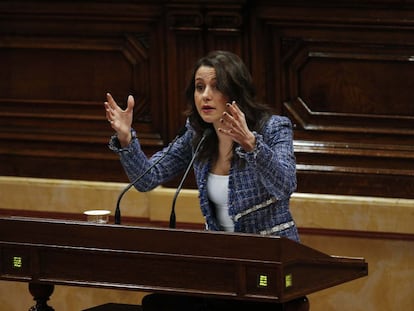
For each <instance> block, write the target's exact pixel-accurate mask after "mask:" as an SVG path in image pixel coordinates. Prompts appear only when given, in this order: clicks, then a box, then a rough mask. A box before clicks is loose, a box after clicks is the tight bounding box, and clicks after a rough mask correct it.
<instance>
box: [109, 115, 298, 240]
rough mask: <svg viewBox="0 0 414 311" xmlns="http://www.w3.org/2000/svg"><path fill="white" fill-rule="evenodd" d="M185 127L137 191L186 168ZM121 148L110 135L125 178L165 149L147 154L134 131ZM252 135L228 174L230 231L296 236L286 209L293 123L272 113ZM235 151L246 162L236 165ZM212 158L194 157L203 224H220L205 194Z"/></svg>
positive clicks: (292, 182) (292, 179)
mask: <svg viewBox="0 0 414 311" xmlns="http://www.w3.org/2000/svg"><path fill="white" fill-rule="evenodd" d="M186 126H187V128H188V130H187V131H186V133H185V134H184V135H183V136H182V137H180V138H179V139H178V140H177V141H176V142H175V144H174V145H173V146H171V149H170V151H169V153H168V154H167V155H166V156H165V157H164V158H163V159H162V160H161V161H160V162H159V163H158V164H157V165H155V166H154V167H153V168H152V169H151V170H150V171H149V172H148V174H146V175H145V176H144V177H143V178H142V179H141V180H140V181H139V182H138V183H137V184H136V185H135V187H136V189H137V190H139V191H149V190H151V189H153V188H155V187H157V186H158V185H160V184H162V183H165V182H167V181H168V180H171V179H172V178H174V177H176V176H177V175H178V174H181V173H183V172H184V170H185V169H186V167H187V165H188V163H189V162H190V160H191V157H192V154H193V149H192V145H191V140H192V137H193V135H194V131H193V129H192V128H191V126H190V125H189V123H187V125H186ZM132 132H133V139H132V141H131V143H130V144H129V145H128V146H127V147H126V148H119V142H118V141H117V138H116V136H113V137H112V138H111V141H110V143H109V147H110V149H112V150H114V151H115V152H117V153H118V154H119V155H120V160H121V164H122V166H123V167H124V170H125V172H126V174H127V175H128V178H129V179H130V180H134V179H135V178H136V177H137V176H139V175H141V174H142V173H143V172H144V171H145V170H146V169H147V168H148V167H149V166H150V165H151V164H152V163H154V162H155V161H157V159H159V158H160V157H161V156H163V155H164V153H165V151H166V149H167V148H168V147H166V148H164V150H161V151H159V152H157V153H155V154H154V155H153V156H152V157H151V158H150V159H148V158H147V157H146V155H145V154H144V153H143V151H142V150H141V146H140V144H139V141H138V139H137V138H136V135H135V131H132ZM254 134H255V136H256V148H255V149H254V150H253V151H251V152H245V151H244V150H243V149H242V148H241V147H240V146H238V147H237V148H236V154H235V157H234V159H233V163H232V165H231V169H230V175H229V193H228V199H229V214H230V217H231V218H232V219H233V220H234V223H235V231H236V232H245V233H258V234H263V235H279V236H284V237H288V238H290V239H292V240H295V241H299V236H298V232H297V228H296V225H295V222H294V220H293V219H292V216H291V213H290V210H289V200H290V196H291V194H292V192H293V191H294V190H295V189H296V165H295V156H294V152H293V144H292V127H291V123H290V121H289V119H288V118H286V117H282V116H272V117H271V118H270V119H269V120H268V121H267V123H266V124H265V125H264V126H263V128H262V130H261V132H260V133H256V132H254ZM236 157H239V158H241V159H243V160H244V161H245V165H243V166H240V165H237V163H239V162H240V161H236V160H235V159H236ZM210 164H211V163H200V162H197V161H195V162H194V173H195V177H196V181H197V185H198V189H199V199H200V207H201V211H202V213H203V215H204V217H205V222H206V228H207V229H208V230H220V228H219V226H218V224H217V221H216V218H215V209H214V206H213V204H212V203H211V202H210V201H209V199H208V196H207V189H206V185H207V178H208V173H209V171H210Z"/></svg>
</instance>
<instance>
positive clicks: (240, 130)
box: [218, 101, 256, 152]
mask: <svg viewBox="0 0 414 311" xmlns="http://www.w3.org/2000/svg"><path fill="white" fill-rule="evenodd" d="M220 122H221V124H222V127H219V128H218V131H219V132H220V133H222V134H224V135H227V136H229V137H231V139H232V140H233V141H235V142H236V143H238V144H239V145H240V146H241V147H242V148H243V149H244V150H245V151H247V152H249V151H252V150H253V149H254V147H255V145H256V137H255V136H254V135H253V133H252V132H251V131H250V129H249V127H248V126H247V122H246V117H245V115H244V113H243V112H242V111H241V110H240V108H239V107H238V106H237V104H236V102H235V101H233V102H232V103H231V104H230V103H228V104H227V111H226V112H224V113H223V117H222V118H221V119H220Z"/></svg>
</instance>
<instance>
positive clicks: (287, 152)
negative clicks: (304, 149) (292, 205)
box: [236, 116, 296, 200]
mask: <svg viewBox="0 0 414 311" xmlns="http://www.w3.org/2000/svg"><path fill="white" fill-rule="evenodd" d="M254 135H255V137H256V147H255V148H254V150H253V151H251V152H245V151H244V150H243V149H242V148H241V147H240V146H238V147H237V148H236V153H237V154H238V156H239V157H240V158H242V159H245V161H246V165H248V166H250V168H252V169H253V171H254V172H256V173H257V174H258V176H257V179H258V180H259V181H260V182H261V183H262V184H263V185H264V187H265V188H266V189H267V191H269V192H270V193H271V194H272V195H274V196H275V197H276V198H277V199H279V200H281V199H286V198H288V197H289V196H290V195H291V194H292V192H293V191H295V190H296V159H295V155H294V150H293V133H292V124H291V122H290V120H289V119H288V118H286V117H282V116H272V117H271V118H270V119H269V120H268V122H267V123H266V125H265V126H264V128H263V130H262V132H261V133H256V132H254Z"/></svg>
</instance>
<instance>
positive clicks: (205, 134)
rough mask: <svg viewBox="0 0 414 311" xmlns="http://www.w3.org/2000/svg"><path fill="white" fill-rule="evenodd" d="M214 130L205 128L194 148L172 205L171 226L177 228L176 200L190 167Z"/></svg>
mask: <svg viewBox="0 0 414 311" xmlns="http://www.w3.org/2000/svg"><path fill="white" fill-rule="evenodd" d="M212 132H213V130H212V129H211V128H207V129H205V130H204V132H203V136H202V137H201V139H200V141H199V142H198V144H197V147H196V149H195V150H194V154H193V157H192V158H191V161H190V163H189V164H188V166H187V169H186V171H185V173H184V176H183V178H182V179H181V182H180V184H179V185H178V187H177V190H176V191H175V195H174V198H173V202H172V207H171V214H170V226H169V227H170V228H175V223H176V221H175V202H176V201H177V197H178V194H179V193H180V191H181V188H182V187H183V184H184V181H185V179H186V178H187V175H188V172H189V171H190V168H191V166H192V165H193V162H194V160H195V158H196V156H197V154H198V151H199V150H200V147H201V146H202V144H203V142H204V140H205V139H206V138H207V136H209V135H210V134H211V133H212Z"/></svg>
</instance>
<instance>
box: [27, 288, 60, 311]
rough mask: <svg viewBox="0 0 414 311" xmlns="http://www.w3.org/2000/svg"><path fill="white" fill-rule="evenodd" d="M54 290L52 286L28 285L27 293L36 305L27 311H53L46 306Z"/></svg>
mask: <svg viewBox="0 0 414 311" xmlns="http://www.w3.org/2000/svg"><path fill="white" fill-rule="evenodd" d="M54 288H55V286H54V285H53V284H39V283H29V291H30V293H31V294H32V296H33V299H34V300H35V301H36V305H35V306H33V307H31V308H30V309H29V311H54V309H53V308H52V307H50V306H48V305H47V301H48V300H49V298H50V295H52V293H53V290H54Z"/></svg>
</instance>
